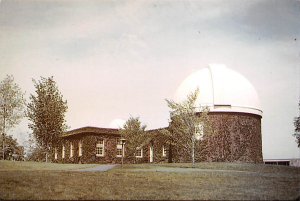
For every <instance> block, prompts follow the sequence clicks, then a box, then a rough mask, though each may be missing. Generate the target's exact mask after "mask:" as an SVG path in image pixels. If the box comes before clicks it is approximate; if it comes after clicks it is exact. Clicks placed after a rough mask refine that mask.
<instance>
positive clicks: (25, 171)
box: [0, 161, 300, 200]
mask: <svg viewBox="0 0 300 201" xmlns="http://www.w3.org/2000/svg"><path fill="white" fill-rule="evenodd" d="M94 166H95V164H94V165H93V164H90V165H74V164H51V163H48V164H46V163H34V162H10V161H0V199H13V200H15V199H22V200H26V199H31V200H32V199H34V200H36V199H46V200H49V199H76V200H77V199H97V200H99V199H100V200H101V199H138V200H141V199H172V200H174V199H189V200H190V199H200V200H203V199H205V200H208V199H214V200H216V199H221V200H228V199H230V200H274V199H276V200H291V199H297V198H298V197H299V196H300V168H294V167H282V166H271V165H262V164H261V165H254V164H236V163H199V164H196V167H195V168H191V165H190V164H151V165H150V164H141V165H125V166H124V168H121V167H120V166H118V167H116V168H114V169H112V170H110V171H108V172H77V171H72V170H75V169H81V168H89V167H94Z"/></svg>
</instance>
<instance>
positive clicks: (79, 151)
mask: <svg viewBox="0 0 300 201" xmlns="http://www.w3.org/2000/svg"><path fill="white" fill-rule="evenodd" d="M78 156H82V141H81V140H80V141H79V142H78Z"/></svg>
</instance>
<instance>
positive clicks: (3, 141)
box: [2, 109, 6, 160]
mask: <svg viewBox="0 0 300 201" xmlns="http://www.w3.org/2000/svg"><path fill="white" fill-rule="evenodd" d="M5 124H6V119H5V109H4V117H3V133H2V137H3V138H2V157H3V158H2V159H3V160H5Z"/></svg>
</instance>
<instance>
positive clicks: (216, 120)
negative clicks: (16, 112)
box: [175, 64, 263, 163]
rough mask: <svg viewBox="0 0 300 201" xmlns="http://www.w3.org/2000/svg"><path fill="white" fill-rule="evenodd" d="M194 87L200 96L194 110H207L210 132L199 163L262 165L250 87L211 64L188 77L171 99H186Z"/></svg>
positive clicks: (258, 119)
mask: <svg viewBox="0 0 300 201" xmlns="http://www.w3.org/2000/svg"><path fill="white" fill-rule="evenodd" d="M196 88H199V90H200V94H199V96H198V99H197V101H196V105H195V107H199V106H208V107H209V108H210V113H209V116H210V120H211V122H212V127H213V130H214V136H212V137H211V139H210V142H209V146H208V147H207V148H206V150H205V151H203V150H202V151H203V154H202V157H201V158H202V160H207V161H242V162H255V163H256V162H262V160H263V158H262V140H261V118H262V110H261V106H260V102H259V98H258V95H257V93H256V90H255V89H254V87H253V86H252V84H251V83H250V82H249V81H248V80H247V79H246V78H245V77H244V76H242V75H241V74H239V73H237V72H235V71H233V70H231V69H229V68H227V67H226V66H225V65H222V64H213V65H209V67H208V68H203V69H201V70H199V71H196V72H195V73H193V74H191V75H190V76H188V77H187V78H186V79H185V80H184V81H183V82H182V83H181V85H180V86H179V88H178V90H177V92H176V95H175V100H176V101H182V100H184V99H186V97H187V95H188V94H189V93H191V92H193V91H195V90H196ZM203 158H204V159H203Z"/></svg>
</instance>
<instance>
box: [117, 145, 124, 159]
mask: <svg viewBox="0 0 300 201" xmlns="http://www.w3.org/2000/svg"><path fill="white" fill-rule="evenodd" d="M119 150H121V154H118V153H119ZM122 152H123V155H124V147H123V151H122V145H121V144H117V157H122Z"/></svg>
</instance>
